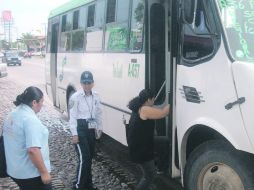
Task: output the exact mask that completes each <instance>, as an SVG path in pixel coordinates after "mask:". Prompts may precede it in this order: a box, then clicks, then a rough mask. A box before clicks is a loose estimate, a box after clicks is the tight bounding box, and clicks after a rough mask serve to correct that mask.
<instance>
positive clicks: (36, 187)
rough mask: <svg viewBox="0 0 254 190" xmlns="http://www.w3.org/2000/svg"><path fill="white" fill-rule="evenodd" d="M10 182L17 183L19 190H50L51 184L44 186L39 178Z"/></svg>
mask: <svg viewBox="0 0 254 190" xmlns="http://www.w3.org/2000/svg"><path fill="white" fill-rule="evenodd" d="M12 180H13V181H14V182H15V183H17V185H18V186H19V188H20V190H52V186H51V184H44V183H42V181H41V177H40V176H39V177H35V178H29V179H15V178H12Z"/></svg>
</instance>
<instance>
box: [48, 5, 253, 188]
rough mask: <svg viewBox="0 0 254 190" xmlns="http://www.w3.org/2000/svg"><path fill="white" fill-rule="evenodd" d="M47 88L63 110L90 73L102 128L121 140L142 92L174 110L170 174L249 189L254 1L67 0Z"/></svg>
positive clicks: (51, 30)
mask: <svg viewBox="0 0 254 190" xmlns="http://www.w3.org/2000/svg"><path fill="white" fill-rule="evenodd" d="M47 42H48V43H47V55H46V90H47V93H48V95H49V97H50V98H51V99H52V101H53V103H54V105H55V106H56V107H58V108H59V109H60V110H62V111H66V112H68V106H67V105H68V100H69V98H70V96H71V94H72V93H74V92H75V91H76V90H77V89H78V88H80V84H79V81H80V80H79V77H80V74H81V73H82V72H83V71H84V70H90V71H91V72H93V73H94V78H95V90H96V91H97V92H99V94H100V95H101V100H102V104H103V123H104V133H105V134H107V135H108V136H110V137H112V138H113V139H115V140H116V141H118V142H120V143H122V144H124V145H127V143H126V134H125V133H126V132H125V125H124V123H123V120H124V119H126V120H128V118H129V116H130V110H128V108H127V107H126V105H127V103H128V101H129V100H130V99H131V98H133V97H134V96H136V95H137V94H138V92H139V91H140V90H141V89H143V88H148V87H149V88H151V89H152V90H154V91H155V92H159V93H158V98H157V100H156V105H157V106H162V105H165V104H168V103H169V104H171V114H170V116H169V117H168V118H166V119H161V120H158V121H157V122H156V133H155V134H156V135H158V136H165V137H168V138H169V139H170V140H171V146H170V147H168V149H169V151H170V152H171V155H172V157H171V159H170V160H169V162H170V167H171V169H170V171H169V173H170V175H171V176H172V178H177V179H179V177H180V179H181V182H182V185H183V186H184V187H185V188H186V189H187V190H208V189H209V190H218V189H226V190H253V189H254V167H253V164H254V117H253V115H252V114H253V113H254V112H253V113H252V111H251V110H253V109H254V95H253V94H254V85H253V84H254V45H253V44H254V1H253V0H239V1H236V0H72V1H70V2H69V3H66V4H64V5H63V6H61V7H59V8H56V9H55V10H53V11H52V12H51V13H50V16H49V20H48V40H47Z"/></svg>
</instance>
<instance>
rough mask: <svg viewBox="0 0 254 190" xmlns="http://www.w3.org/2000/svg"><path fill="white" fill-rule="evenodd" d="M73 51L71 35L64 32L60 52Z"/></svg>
mask: <svg viewBox="0 0 254 190" xmlns="http://www.w3.org/2000/svg"><path fill="white" fill-rule="evenodd" d="M70 50H71V33H69V32H68V33H67V32H62V33H61V40H60V52H66V51H70Z"/></svg>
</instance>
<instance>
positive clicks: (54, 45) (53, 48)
mask: <svg viewBox="0 0 254 190" xmlns="http://www.w3.org/2000/svg"><path fill="white" fill-rule="evenodd" d="M51 27H52V28H51V31H52V32H51V35H52V36H51V38H50V39H51V43H50V52H51V54H50V79H51V81H50V82H51V90H52V98H53V104H54V105H55V106H56V107H59V103H58V101H57V93H56V90H57V52H58V51H57V50H58V34H59V22H56V23H52V25H51Z"/></svg>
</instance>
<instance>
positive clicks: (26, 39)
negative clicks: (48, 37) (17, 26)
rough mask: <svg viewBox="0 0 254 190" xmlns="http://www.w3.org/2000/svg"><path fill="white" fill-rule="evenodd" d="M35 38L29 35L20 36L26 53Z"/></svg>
mask: <svg viewBox="0 0 254 190" xmlns="http://www.w3.org/2000/svg"><path fill="white" fill-rule="evenodd" d="M35 39H36V38H35V37H34V36H33V35H32V34H31V33H25V34H24V33H23V34H22V36H21V41H22V42H23V43H24V44H25V45H26V47H27V51H29V50H30V46H31V45H32V43H33V41H34V40H35Z"/></svg>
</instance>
